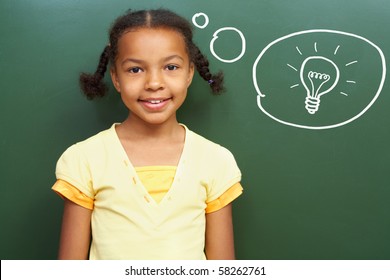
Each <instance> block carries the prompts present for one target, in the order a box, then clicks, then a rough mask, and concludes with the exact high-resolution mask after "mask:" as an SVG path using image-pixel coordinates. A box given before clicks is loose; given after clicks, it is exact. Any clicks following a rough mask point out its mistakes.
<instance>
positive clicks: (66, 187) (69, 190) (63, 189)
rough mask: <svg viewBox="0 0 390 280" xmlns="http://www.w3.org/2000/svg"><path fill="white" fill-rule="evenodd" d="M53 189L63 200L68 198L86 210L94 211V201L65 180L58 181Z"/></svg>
mask: <svg viewBox="0 0 390 280" xmlns="http://www.w3.org/2000/svg"><path fill="white" fill-rule="evenodd" d="M51 189H52V190H53V191H55V192H56V193H57V194H58V195H59V196H61V197H62V198H67V199H69V200H70V201H72V202H74V203H76V204H78V205H80V206H82V207H84V208H87V209H90V210H92V209H93V199H92V198H90V197H88V196H86V195H85V194H84V193H82V192H81V191H80V190H79V189H77V188H76V187H74V186H73V185H71V184H69V183H68V182H66V181H64V180H57V181H56V182H55V184H54V185H53V187H52V188H51Z"/></svg>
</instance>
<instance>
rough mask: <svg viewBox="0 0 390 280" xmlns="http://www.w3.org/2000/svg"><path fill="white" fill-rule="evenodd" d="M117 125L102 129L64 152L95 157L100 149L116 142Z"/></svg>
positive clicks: (102, 149)
mask: <svg viewBox="0 0 390 280" xmlns="http://www.w3.org/2000/svg"><path fill="white" fill-rule="evenodd" d="M115 125H116V124H113V125H112V126H111V127H110V128H108V129H105V130H102V131H100V132H98V133H96V134H95V135H93V136H90V137H88V138H86V139H84V140H82V141H79V142H76V143H75V144H73V145H71V146H70V147H68V148H67V149H66V150H65V152H64V154H78V155H84V156H87V157H94V156H96V155H98V154H99V152H100V151H104V150H106V148H105V147H107V146H109V145H112V144H115Z"/></svg>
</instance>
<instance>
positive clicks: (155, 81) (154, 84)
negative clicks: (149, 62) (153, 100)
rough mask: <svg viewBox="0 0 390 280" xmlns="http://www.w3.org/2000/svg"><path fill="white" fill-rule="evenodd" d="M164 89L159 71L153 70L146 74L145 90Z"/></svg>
mask: <svg viewBox="0 0 390 280" xmlns="http://www.w3.org/2000/svg"><path fill="white" fill-rule="evenodd" d="M162 88H164V78H163V75H162V73H161V72H160V71H158V70H154V71H150V72H149V73H148V74H147V79H146V83H145V89H146V90H159V89H162Z"/></svg>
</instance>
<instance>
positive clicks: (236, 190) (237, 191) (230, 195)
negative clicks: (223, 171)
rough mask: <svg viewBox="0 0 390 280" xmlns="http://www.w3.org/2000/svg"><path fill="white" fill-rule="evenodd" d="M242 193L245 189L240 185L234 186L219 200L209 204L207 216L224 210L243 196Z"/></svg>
mask: <svg viewBox="0 0 390 280" xmlns="http://www.w3.org/2000/svg"><path fill="white" fill-rule="evenodd" d="M242 191H243V188H242V186H241V184H240V183H237V184H234V185H233V186H232V187H230V188H229V189H228V190H227V191H226V192H224V193H223V194H222V195H221V196H220V197H219V198H217V199H215V200H213V201H210V202H209V203H207V207H206V214H207V213H211V212H215V211H217V210H219V209H222V208H223V207H225V206H226V205H228V204H229V203H230V202H232V201H233V200H235V199H236V198H237V197H239V196H240V195H241V194H242Z"/></svg>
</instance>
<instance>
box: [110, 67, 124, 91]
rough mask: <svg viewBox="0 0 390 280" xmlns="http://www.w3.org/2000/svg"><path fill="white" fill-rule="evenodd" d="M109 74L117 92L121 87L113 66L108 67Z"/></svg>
mask: <svg viewBox="0 0 390 280" xmlns="http://www.w3.org/2000/svg"><path fill="white" fill-rule="evenodd" d="M110 75H111V81H112V84H113V85H114V87H115V89H116V90H117V92H119V93H120V92H121V87H120V84H119V80H118V75H117V74H116V71H115V67H110Z"/></svg>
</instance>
